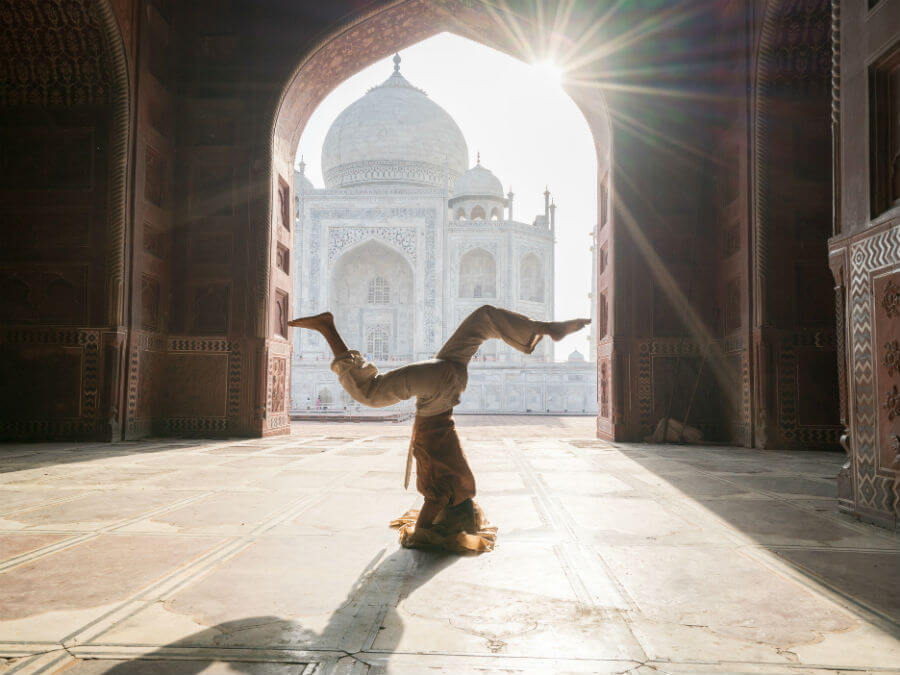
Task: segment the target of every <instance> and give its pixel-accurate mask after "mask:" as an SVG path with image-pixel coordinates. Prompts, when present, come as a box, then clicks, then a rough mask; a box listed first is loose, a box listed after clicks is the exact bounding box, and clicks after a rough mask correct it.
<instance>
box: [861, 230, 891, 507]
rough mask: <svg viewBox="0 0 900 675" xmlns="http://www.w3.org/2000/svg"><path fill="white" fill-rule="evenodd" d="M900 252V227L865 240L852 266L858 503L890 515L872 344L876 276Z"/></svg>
mask: <svg viewBox="0 0 900 675" xmlns="http://www.w3.org/2000/svg"><path fill="white" fill-rule="evenodd" d="M898 253H900V227H895V228H893V229H891V230H887V231H885V232H882V233H880V234H877V235H874V236H872V237H870V238H868V239H865V240H863V241H861V242H859V243H858V244H856V245H854V246H853V253H852V255H851V258H850V260H851V262H850V271H851V272H850V295H851V300H850V302H851V307H852V309H851V312H850V340H851V343H852V351H853V353H852V371H853V384H854V388H855V399H856V401H855V412H856V420H855V421H856V424H855V425H854V441H855V442H854V446H855V448H856V462H855V471H856V485H857V491H858V492H857V500H858V501H859V502H861V503H862V505H864V506H867V507H868V508H871V509H875V510H878V511H881V512H883V513H890V512H891V510H892V503H893V497H892V494H891V493H892V487H893V486H892V485H890V484H889V483H890V482H891V481H889V480H888V479H886V478H884V477H882V476H877V475H876V473H875V472H876V469H877V467H878V460H877V456H876V454H877V450H878V448H877V432H878V428H877V414H878V411H877V408H876V405H877V402H876V400H875V375H874V369H873V358H874V357H873V345H872V328H873V327H872V295H871V293H870V288H871V274H872V272H874V271H876V270H878V269H880V268H883V267H886V266H888V265H890V264H893V263H895V262H896V261H897V257H898Z"/></svg>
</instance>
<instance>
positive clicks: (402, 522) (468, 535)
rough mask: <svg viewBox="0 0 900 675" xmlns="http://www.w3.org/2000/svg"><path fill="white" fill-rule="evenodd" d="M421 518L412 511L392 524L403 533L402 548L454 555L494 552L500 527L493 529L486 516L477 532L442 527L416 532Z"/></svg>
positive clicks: (401, 535)
mask: <svg viewBox="0 0 900 675" xmlns="http://www.w3.org/2000/svg"><path fill="white" fill-rule="evenodd" d="M479 511H480V509H479ZM418 517H419V510H418V509H410V510H409V511H407V512H406V513H404V514H403V515H402V516H400V517H399V518H396V519H394V520H392V521H391V527H392V528H394V529H397V530H400V545H401V546H403V547H404V548H424V549H437V550H441V551H450V552H451V553H487V552H488V551H493V550H494V543H495V542H496V540H497V528H496V527H493V526H491V524H490V523H488V521H487V519H486V518H484V515H483V514H482V515H481V519H480V522H479V523H478V529H476V530H475V531H474V532H466V531H464V530H457V531H453V529H451V528H447V527H442V526H441V525H439V524H436V525H434V526H432V527H429V528H426V529H423V530H417V529H416V518H418Z"/></svg>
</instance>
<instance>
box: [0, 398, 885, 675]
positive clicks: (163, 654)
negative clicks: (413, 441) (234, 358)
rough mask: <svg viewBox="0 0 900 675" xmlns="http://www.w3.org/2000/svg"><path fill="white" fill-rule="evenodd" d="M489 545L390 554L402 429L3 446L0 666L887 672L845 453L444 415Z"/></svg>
mask: <svg viewBox="0 0 900 675" xmlns="http://www.w3.org/2000/svg"><path fill="white" fill-rule="evenodd" d="M458 424H459V427H460V431H461V435H462V437H463V442H464V447H465V449H466V452H467V454H468V456H469V458H470V460H471V463H472V466H473V468H474V472H475V475H476V477H477V479H478V485H479V493H480V498H479V499H480V501H481V503H482V505H483V506H484V509H485V511H486V513H487V515H488V516H489V518H490V519H491V520H492V521H493V522H494V524H496V525H497V526H498V527H499V528H500V534H499V538H498V545H497V548H496V550H495V551H494V552H492V553H489V554H485V555H482V556H479V557H454V556H445V555H440V554H436V553H428V552H419V551H408V550H403V549H400V548H399V547H398V545H397V540H396V533H395V532H394V531H392V530H390V529H388V527H387V523H388V521H389V520H390V519H391V518H392V517H394V516H396V515H399V514H400V513H402V512H403V511H405V510H406V509H407V508H410V507H412V506H416V505H417V504H418V499H417V495H416V494H415V493H414V492H405V491H404V490H403V489H402V485H401V482H402V475H401V474H402V469H403V462H404V458H405V454H406V448H407V443H408V438H409V431H410V423H409V421H406V422H401V423H388V422H363V423H356V424H350V423H327V422H321V423H318V422H295V423H294V426H293V434H292V435H291V436H290V437H286V436H285V437H278V438H271V439H267V440H258V439H257V440H246V439H243V440H240V439H238V440H231V441H215V442H210V441H193V440H185V439H165V440H156V441H142V442H135V443H114V444H75V443H47V444H29V445H5V446H0V471H2V473H0V673H2V675H12V674H13V673H15V674H16V675H32V674H36V673H45V674H48V675H49V674H52V673H62V672H65V673H66V674H67V675H95V674H96V675H99V674H101V673H104V674H115V675H151V674H153V675H157V674H164V673H171V674H173V675H194V674H200V673H203V674H204V675H219V674H222V673H251V674H253V675H287V674H292V675H301V674H302V675H312V674H313V673H315V674H316V675H364V674H370V675H375V674H380V673H392V674H397V675H420V674H425V673H428V674H451V673H452V674H463V673H481V674H490V673H498V674H499V673H523V674H524V673H529V674H530V673H537V674H550V673H557V674H560V675H563V674H570V675H574V674H576V673H577V674H587V673H625V672H627V673H632V674H640V675H649V674H650V673H654V674H659V673H670V674H673V675H682V674H686V673H699V674H713V673H715V674H725V673H728V674H731V673H747V674H763V673H765V674H767V675H782V674H785V675H786V674H788V673H790V674H792V675H796V674H812V673H836V672H853V673H860V672H871V673H898V672H900V538H898V536H897V535H895V534H892V533H889V532H887V531H885V530H881V529H878V528H875V527H872V526H869V525H866V524H862V523H859V522H856V521H854V520H852V519H850V518H848V517H846V516H843V515H841V514H839V513H838V511H837V506H836V501H835V499H834V494H835V475H836V474H837V471H838V468H839V466H840V464H841V462H842V460H843V455H841V454H832V453H820V452H808V453H802V452H792V453H787V452H771V451H758V450H748V449H742V448H733V447H714V446H691V447H686V446H653V445H646V444H621V445H615V446H614V445H612V444H609V443H605V442H602V441H597V440H596V439H594V438H593V433H592V430H593V420H592V419H591V418H583V417H572V418H568V417H561V418H554V417H536V418H535V417H531V418H530V417H518V418H513V417H502V418H492V417H470V416H464V417H460V418H459V419H458Z"/></svg>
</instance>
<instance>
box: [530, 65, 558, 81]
mask: <svg viewBox="0 0 900 675" xmlns="http://www.w3.org/2000/svg"><path fill="white" fill-rule="evenodd" d="M534 69H535V72H536V73H537V75H538V77H540V78H541V79H542V80H544V81H546V82H549V83H551V84H559V83H560V81H561V80H562V69H561V68H560V67H559V66H557V65H556V64H555V63H553V62H552V61H539V62H538V63H535V64H534Z"/></svg>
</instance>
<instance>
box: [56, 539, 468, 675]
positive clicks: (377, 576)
mask: <svg viewBox="0 0 900 675" xmlns="http://www.w3.org/2000/svg"><path fill="white" fill-rule="evenodd" d="M386 553H387V549H382V550H381V551H379V552H378V554H377V555H376V556H375V557H374V558H373V559H372V560H371V561H370V563H369V564H368V565H367V566H366V567H365V569H363V571H362V572H361V573H360V575H359V576H358V577H357V579H356V580H355V581H354V583H353V585H352V586H351V588H350V590H349V591H348V593H347V595H346V597H345V599H344V600H343V601H342V602H341V603H340V604H339V606H337V607H336V608H335V609H334V611H333V612H332V613H331V615H330V616H329V618H328V621H327V623H326V624H325V626H324V627H323V628H322V630H320V631H316V630H313V629H311V628H309V627H306V626H304V625H302V624H301V623H299V622H297V621H295V620H292V619H287V618H282V617H278V616H265V615H261V616H249V617H244V618H241V619H235V620H232V621H226V622H222V623H219V624H216V625H213V626H210V627H209V628H206V629H204V630H202V631H198V632H196V633H192V634H190V635H187V636H185V637H183V638H181V639H179V640H176V641H174V642H171V643H169V644H167V645H164V646H160V647H158V648H157V649H156V650H155V651H152V652H148V653H145V654H142V655H141V656H139V657H137V658H133V659H130V660H127V661H125V660H121V661H118V660H116V661H104V660H93V661H84V662H82V663H79V664H76V665H75V666H74V667H73V668H72V669H70V670H67V673H70V674H71V675H201V674H202V675H220V674H222V675H224V674H226V673H248V674H249V675H282V674H284V675H288V674H289V673H290V674H292V675H293V674H295V673H300V672H303V670H302V667H300V669H299V670H298V669H297V667H298V666H299V664H305V663H310V662H320V661H322V662H330V663H332V664H333V663H335V662H336V661H337V660H339V659H342V658H344V659H346V658H353V659H355V660H358V661H363V662H365V659H364V656H362V655H361V654H359V653H360V652H365V651H366V650H368V649H371V648H372V646H373V644H375V642H376V640H377V650H378V655H379V658H380V659H384V658H388V657H389V656H390V655H391V654H392V653H393V652H394V650H395V649H396V647H397V645H398V643H399V641H400V638H401V637H402V635H403V628H402V626H403V621H402V618H401V617H400V616H399V614H398V612H397V605H398V604H399V603H400V602H401V601H402V600H403V599H404V598H405V597H407V596H409V595H410V594H411V593H413V592H414V591H415V590H416V589H418V588H419V587H421V586H422V585H424V584H425V583H427V582H428V581H429V580H431V579H432V578H434V577H435V576H436V575H437V574H438V573H440V572H441V571H442V570H443V569H445V568H447V567H448V566H449V565H451V564H453V563H454V562H455V561H456V560H458V559H459V557H460V556H458V555H455V554H451V553H444V552H436V551H422V550H414V549H404V548H398V549H395V550H394V551H392V552H391V553H390V554H387V555H386ZM309 581H310V583H311V584H314V583H316V580H315V579H310V580H309ZM387 626H390V630H383V629H384V628H385V627H387ZM349 655H356V656H353V657H350V656H349ZM292 664H293V665H292ZM364 667H365V666H364ZM316 672H319V671H318V670H317V671H316ZM354 672H356V671H354Z"/></svg>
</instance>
